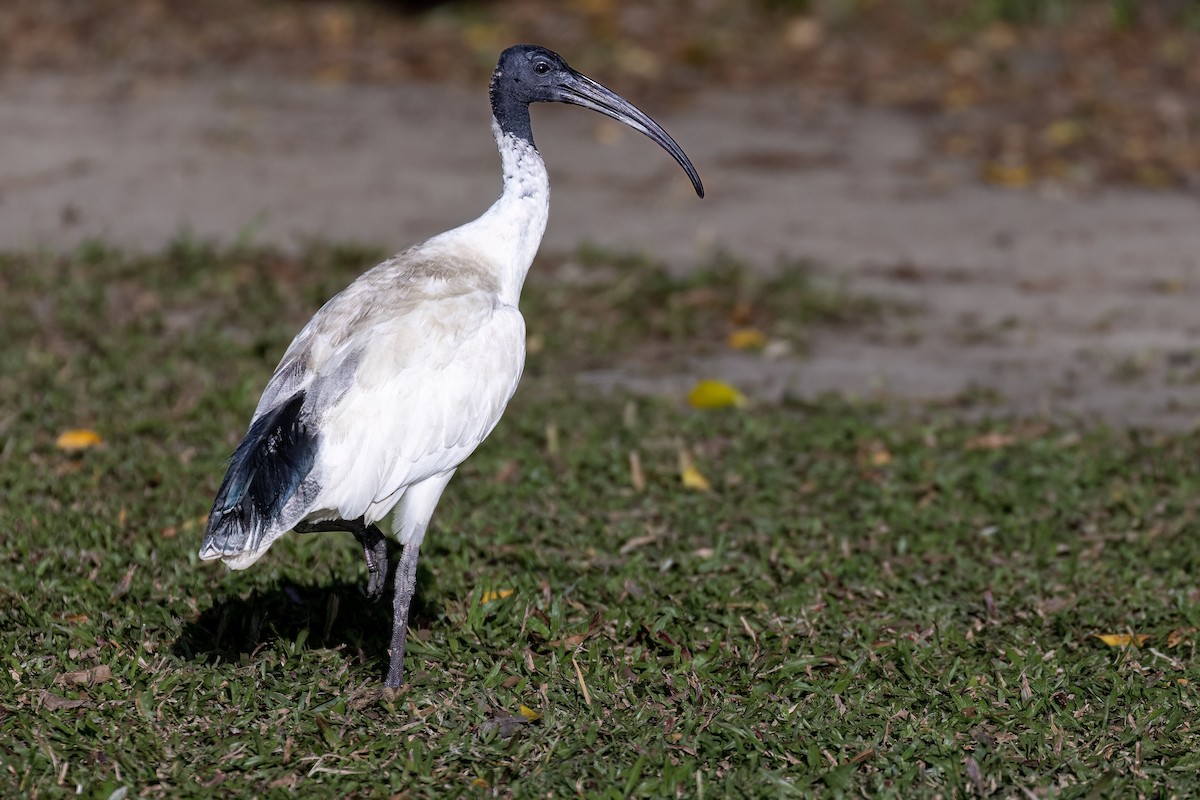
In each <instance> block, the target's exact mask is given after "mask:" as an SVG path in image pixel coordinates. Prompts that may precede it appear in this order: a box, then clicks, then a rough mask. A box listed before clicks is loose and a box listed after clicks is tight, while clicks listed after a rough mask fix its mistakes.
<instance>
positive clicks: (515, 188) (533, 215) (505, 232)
mask: <svg viewBox="0 0 1200 800" xmlns="http://www.w3.org/2000/svg"><path fill="white" fill-rule="evenodd" d="M492 133H493V134H494V135H495V137H496V145H497V147H498V148H499V150H500V161H501V163H502V165H503V168H504V191H503V192H502V193H501V195H500V199H498V200H497V201H496V202H495V203H493V204H492V207H491V208H489V209H488V210H487V211H486V212H484V214H483V216H482V217H480V218H479V219H478V220H476V221H475V222H474V223H473V226H474V227H476V229H477V230H478V232H479V233H480V234H481V238H482V240H483V242H485V244H486V248H487V251H488V252H487V257H488V258H489V259H490V260H492V261H493V263H494V264H495V266H496V269H497V272H498V277H499V278H500V294H501V296H502V298H503V299H504V300H505V302H508V303H510V304H512V305H516V304H517V300H518V298H519V296H520V293H521V287H522V286H523V285H524V283H525V276H526V275H527V274H529V268H530V266H532V265H533V257H534V256H535V255H537V250H538V245H540V244H541V243H542V234H543V233H545V232H546V220H547V218H548V216H549V213H550V178H549V175H547V173H546V163H545V162H544V161H542V157H541V155H540V154H539V153H538V151H537V148H536V147H534V146H533V142H531V141H530V140H529V139H525V138H523V137H520V136H517V135H515V134H514V133H512V132H510V131H508V130H505V129H504V128H503V127H501V125H500V123H499V122H497V121H495V120H493V123H492Z"/></svg>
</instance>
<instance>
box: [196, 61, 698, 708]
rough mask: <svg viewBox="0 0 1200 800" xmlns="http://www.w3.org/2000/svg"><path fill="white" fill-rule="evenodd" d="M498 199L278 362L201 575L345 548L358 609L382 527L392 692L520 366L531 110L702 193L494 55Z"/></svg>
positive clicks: (538, 67)
mask: <svg viewBox="0 0 1200 800" xmlns="http://www.w3.org/2000/svg"><path fill="white" fill-rule="evenodd" d="M489 94H490V97H491V103H492V117H493V119H492V135H493V136H494V137H495V139H496V144H497V146H498V147H499V149H500V161H501V163H502V165H503V171H504V189H503V192H502V193H501V195H500V199H499V200H497V201H496V202H495V203H494V204H493V205H492V206H491V208H489V209H488V210H487V211H486V212H484V214H483V216H481V217H479V218H478V219H476V220H475V221H474V222H469V223H467V224H466V225H463V226H461V227H458V228H455V229H453V230H450V231H447V232H446V233H443V234H440V235H438V236H434V237H433V238H431V239H429V240H427V241H425V242H423V243H421V244H418V245H416V246H415V247H412V248H410V249H408V250H405V251H404V252H402V253H400V254H398V255H395V256H392V257H391V258H389V259H387V260H386V261H384V262H383V263H381V264H379V265H378V266H376V267H374V268H373V269H371V270H369V271H368V272H366V273H364V274H363V275H362V276H361V277H359V278H358V279H357V280H355V281H354V282H353V283H352V284H350V286H348V287H347V288H346V289H345V290H343V291H342V292H341V293H340V294H338V295H336V296H334V297H333V299H331V300H329V302H327V303H326V304H325V305H324V306H323V307H322V308H321V309H320V310H319V311H317V313H316V315H315V316H314V317H313V318H312V319H311V320H310V321H309V323H308V324H307V325H305V326H304V329H303V330H301V331H300V333H299V334H298V335H297V336H296V338H295V340H294V341H293V342H292V344H291V346H290V347H288V349H287V351H286V352H285V353H284V354H283V358H282V360H281V361H280V362H279V366H278V367H277V368H276V369H275V374H274V375H272V376H271V380H270V381H269V382H268V383H267V388H266V390H265V391H263V394H262V399H260V400H259V402H258V408H256V409H255V411H254V417H253V419H252V420H251V422H250V429H249V430H248V431H247V432H246V435H245V438H243V439H242V442H241V444H239V445H238V446H237V449H236V450H235V451H234V453H233V456H232V458H231V459H230V464H229V469H228V472H227V473H226V474H225V479H224V480H223V481H222V482H221V486H220V489H219V490H218V492H217V497H216V500H215V502H214V503H213V507H212V513H211V514H210V516H209V518H208V526H207V529H206V530H205V532H204V542H203V545H202V546H201V548H200V558H202V559H206V560H210V559H218V558H219V559H222V560H223V561H224V562H225V563H226V564H228V565H229V566H230V567H232V568H233V569H245V568H246V567H248V566H250V565H251V564H253V563H254V562H255V561H257V560H258V559H259V558H261V557H262V555H263V554H264V553H265V552H266V551H267V549H268V548H269V547H270V546H271V544H272V543H273V542H274V541H275V540H276V539H278V538H279V537H280V536H282V535H283V534H284V533H286V532H288V531H292V530H294V531H297V532H300V533H308V532H314V531H334V530H338V531H348V532H350V533H352V534H353V535H354V537H355V538H356V539H357V540H358V542H359V543H360V544H361V545H362V547H363V551H364V552H365V554H366V561H367V571H368V575H369V578H368V584H367V592H368V594H369V595H370V596H371V597H372V598H378V597H379V596H380V595H381V594H382V593H383V589H384V585H385V582H386V578H387V571H388V552H387V542H386V539H385V538H384V535H383V533H382V532H381V531H380V529H379V527H378V523H379V522H380V521H381V520H382V519H383V518H384V517H385V516H386V515H387V514H388V513H391V514H392V520H391V527H392V533H393V535H394V536H395V538H396V540H397V542H398V543H399V544H400V546H401V555H400V559H399V563H398V564H397V566H396V572H395V578H394V587H395V599H394V616H393V621H392V640H391V642H392V646H391V664H390V667H389V669H388V674H387V680H386V683H385V685H386V686H388V687H397V686H400V685H401V684H402V682H403V676H404V641H405V635H406V633H407V630H408V609H409V603H410V602H411V600H412V597H413V592H414V590H415V588H416V570H417V557H418V553H419V552H420V547H421V541H422V539H423V538H424V536H425V529H426V528H427V527H428V525H429V519H430V517H431V516H432V515H433V510H434V507H435V506H436V505H437V502H438V499H439V498H440V497H441V494H442V490H444V489H445V488H446V484H447V483H449V481H450V478H451V477H452V476H453V475H454V471H455V470H456V469H457V468H458V466H459V464H461V463H462V462H463V460H464V459H466V458H467V456H469V455H470V454H471V452H472V451H474V450H475V448H476V447H478V446H479V444H480V442H482V441H483V440H484V438H485V437H486V436H487V435H488V434H489V433H490V432H491V430H492V428H494V427H495V425H496V423H497V422H498V421H499V420H500V415H501V414H502V413H503V412H504V407H505V406H506V405H507V404H508V401H509V399H510V398H511V397H512V395H513V392H514V391H515V390H516V388H517V381H518V380H519V379H520V377H521V370H522V368H523V367H524V363H525V321H524V319H523V318H522V317H521V312H520V311H519V310H518V309H517V303H518V299H519V297H520V293H521V285H522V284H523V283H524V281H525V276H526V274H527V273H528V272H529V267H530V265H531V264H532V263H533V257H534V254H535V253H536V252H537V249H538V244H539V243H540V242H541V239H542V233H543V232H544V231H545V228H546V218H547V213H548V210H549V203H550V183H549V180H548V178H547V175H546V165H545V163H544V162H543V161H542V157H541V155H540V154H539V153H538V150H537V147H536V146H535V145H534V143H533V131H532V129H531V127H530V121H529V104H530V103H551V102H554V103H570V104H572V105H577V106H583V107H584V108H590V109H592V110H593V111H598V112H600V113H601V114H604V115H606V116H609V117H612V118H613V119H616V120H619V121H620V122H623V123H625V124H626V125H628V126H630V127H632V128H634V129H635V130H638V131H641V132H642V133H643V134H645V135H646V136H648V137H649V138H650V139H652V140H653V141H655V142H657V143H658V144H659V146H661V147H662V148H663V149H664V150H666V151H667V152H668V153H670V154H671V156H672V157H673V158H674V159H675V160H676V161H677V162H678V163H679V165H680V166H681V167H683V169H684V171H685V172H686V173H687V175H688V177H689V178H690V179H691V181H692V185H693V187H694V188H695V190H696V194H697V195H698V196H700V197H703V196H704V187H703V185H702V184H701V182H700V176H699V174H697V172H696V169H695V167H693V166H692V163H691V161H690V160H689V159H688V157H687V155H685V154H684V152H683V150H682V149H681V148H680V147H679V145H678V144H676V143H675V140H674V139H672V138H671V137H670V135H668V134H667V132H666V131H665V130H663V129H662V127H661V126H659V125H658V124H657V123H656V122H655V121H654V120H652V119H650V117H648V116H646V115H645V114H644V113H642V112H641V111H640V110H638V109H637V108H635V107H634V106H633V105H632V104H631V103H629V102H628V101H626V100H624V99H623V98H621V97H620V96H618V95H617V94H615V93H614V92H612V91H610V90H609V89H606V88H605V87H603V86H601V85H600V84H599V83H597V82H595V81H593V80H591V79H590V78H588V77H586V76H585V75H582V74H580V73H578V72H576V71H575V70H574V69H572V68H571V67H570V66H568V65H567V63H566V61H564V60H563V59H562V57H561V56H559V55H558V54H556V53H553V52H551V51H549V50H547V49H545V48H543V47H536V46H533V45H517V46H515V47H510V48H509V49H507V50H505V51H504V52H503V53H501V54H500V59H499V62H498V63H497V64H496V69H495V72H493V73H492V80H491V86H490V91H489Z"/></svg>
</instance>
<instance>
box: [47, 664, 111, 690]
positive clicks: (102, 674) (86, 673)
mask: <svg viewBox="0 0 1200 800" xmlns="http://www.w3.org/2000/svg"><path fill="white" fill-rule="evenodd" d="M110 680H112V670H111V669H109V667H108V666H107V665H106V664H101V665H100V666H98V667H93V668H92V669H81V670H79V671H78V672H64V673H62V674H61V675H59V676H58V677H56V678H55V679H54V683H55V684H56V685H58V686H93V685H95V684H97V683H104V682H105V681H110Z"/></svg>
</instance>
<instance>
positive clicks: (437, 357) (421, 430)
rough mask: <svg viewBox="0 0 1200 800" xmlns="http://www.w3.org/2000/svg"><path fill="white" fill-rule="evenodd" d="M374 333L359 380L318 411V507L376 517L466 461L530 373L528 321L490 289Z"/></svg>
mask: <svg viewBox="0 0 1200 800" xmlns="http://www.w3.org/2000/svg"><path fill="white" fill-rule="evenodd" d="M369 337H370V339H369V341H370V344H369V345H365V346H363V347H362V348H361V349H359V350H357V351H356V352H357V355H356V358H355V362H354V370H353V383H352V385H351V386H350V387H349V388H347V389H345V390H344V391H329V392H327V394H326V396H327V397H328V398H329V402H328V404H327V405H326V406H325V407H324V408H322V409H319V410H318V413H319V415H320V417H319V418H320V420H321V422H320V430H321V442H320V447H319V450H318V453H317V459H316V464H315V465H314V469H313V474H314V479H315V480H316V481H317V482H318V484H319V485H320V491H319V492H318V493H317V495H316V497H315V498H314V501H313V504H312V507H313V509H329V510H336V512H337V514H338V515H339V516H341V517H342V518H345V519H355V518H357V517H359V516H363V515H365V516H366V517H367V519H368V521H372V520H375V519H379V518H380V517H382V516H384V515H385V514H386V513H387V511H389V510H390V509H391V507H392V506H393V505H394V504H395V503H396V502H397V501H398V500H399V499H400V496H401V495H402V493H403V490H404V489H405V487H407V486H409V485H410V484H413V483H416V482H418V481H421V480H424V479H425V478H428V477H430V476H432V475H436V474H439V473H443V472H445V471H447V470H450V469H453V468H454V467H457V466H458V465H459V464H460V463H462V461H463V460H464V459H465V458H466V457H467V456H468V455H469V454H470V453H471V452H472V451H473V450H474V449H475V448H476V447H477V446H478V445H479V443H480V442H482V441H483V439H484V438H485V437H486V436H487V435H488V433H490V432H491V430H492V428H493V427H495V425H496V423H497V422H498V421H499V419H500V415H501V414H502V413H503V411H504V407H505V406H506V405H507V403H508V400H509V399H510V398H511V397H512V394H513V392H514V391H515V389H516V384H517V381H518V379H519V378H520V375H521V368H522V366H523V364H524V356H525V327H524V322H523V320H522V319H521V315H520V313H519V312H518V311H517V310H516V309H515V308H513V307H511V306H506V305H502V304H500V303H498V302H497V300H496V296H495V295H494V294H492V293H490V292H482V291H481V292H467V293H463V294H459V295H456V296H453V297H445V296H442V297H438V298H437V299H436V300H430V301H428V302H425V303H420V304H417V305H416V306H414V307H412V308H410V309H409V310H408V311H407V313H405V314H404V315H403V316H400V317H392V318H389V319H384V320H381V321H380V322H379V323H377V324H376V325H373V326H372V327H371V329H370V332H369ZM314 410H316V409H314Z"/></svg>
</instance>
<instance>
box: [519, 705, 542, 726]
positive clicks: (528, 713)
mask: <svg viewBox="0 0 1200 800" xmlns="http://www.w3.org/2000/svg"><path fill="white" fill-rule="evenodd" d="M520 712H521V716H522V717H524V718H525V719H527V720H529V721H530V722H536V721H537V720H539V719H541V718H542V715H541V714H539V713H538V712H536V711H534V710H533V709H532V708H530V707H529V706H526V705H522V706H521V708H520Z"/></svg>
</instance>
